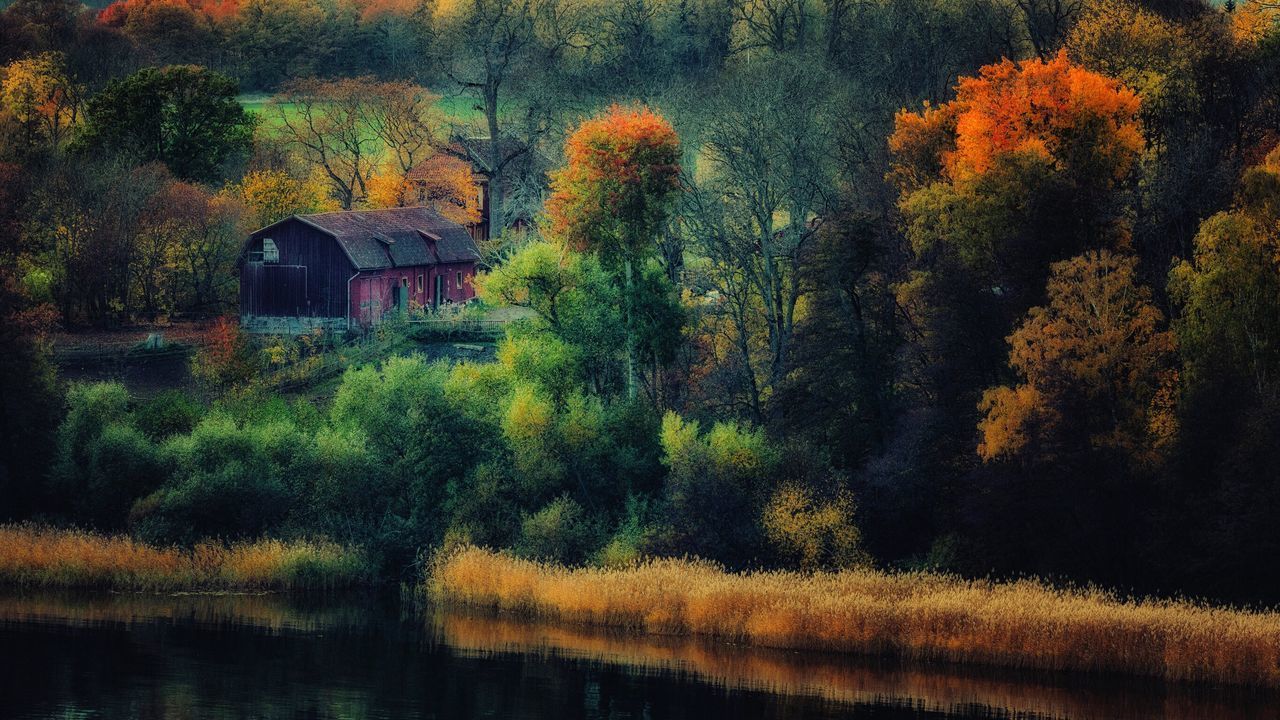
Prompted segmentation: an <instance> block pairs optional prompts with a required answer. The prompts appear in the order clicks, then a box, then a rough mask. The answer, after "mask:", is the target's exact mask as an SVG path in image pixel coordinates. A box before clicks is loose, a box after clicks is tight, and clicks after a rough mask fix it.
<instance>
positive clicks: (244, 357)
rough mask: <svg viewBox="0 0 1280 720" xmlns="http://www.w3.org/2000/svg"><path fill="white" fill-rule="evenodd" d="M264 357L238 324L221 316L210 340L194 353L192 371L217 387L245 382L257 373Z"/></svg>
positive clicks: (210, 334)
mask: <svg viewBox="0 0 1280 720" xmlns="http://www.w3.org/2000/svg"><path fill="white" fill-rule="evenodd" d="M261 365H262V358H261V357H260V355H259V353H258V351H257V350H255V349H254V347H253V344H252V342H250V339H249V335H248V333H246V332H245V331H244V330H243V329H242V328H241V327H240V326H239V325H238V324H236V323H235V322H233V321H231V320H228V319H227V318H219V319H218V321H217V323H215V324H214V326H213V327H212V328H211V329H210V330H209V336H208V338H207V343H206V345H205V346H204V347H202V348H200V350H198V351H197V352H196V354H195V355H193V356H191V375H192V376H193V377H195V378H196V379H197V380H200V381H201V382H204V383H205V384H207V385H210V386H212V387H214V388H218V389H225V388H230V387H233V386H237V385H245V384H247V383H249V382H250V381H252V380H253V379H254V378H255V377H257V375H258V372H259V371H260V370H261Z"/></svg>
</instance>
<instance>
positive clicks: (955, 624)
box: [427, 548, 1280, 687]
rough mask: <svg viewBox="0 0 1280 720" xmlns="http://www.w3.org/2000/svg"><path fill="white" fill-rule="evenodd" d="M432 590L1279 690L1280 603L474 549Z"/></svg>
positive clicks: (650, 627)
mask: <svg viewBox="0 0 1280 720" xmlns="http://www.w3.org/2000/svg"><path fill="white" fill-rule="evenodd" d="M427 589H428V591H429V592H430V593H431V594H432V595H433V596H434V597H436V598H437V599H439V600H442V601H445V602H457V603H462V604H467V605H475V606H483V607H490V608H496V609H499V610H505V611H511V612H516V613H522V614H525V615H528V616H534V617H541V618H547V619H554V620H564V621H570V622H582V623H591V624H598V625H609V626H617V627H625V628H630V629H634V630H640V631H644V632H651V633H663V634H677V635H680V634H699V635H707V636H712V637H717V638H722V639H726V640H730V641H734V642H743V643H751V644H756V645H761V646H767V647H778V648H793V649H815V650H828V651H837V652H856V653H865V654H875V655H892V656H898V657H903V658H907V659H913V660H915V659H918V660H937V661H948V662H957V663H977V664H984V665H992V666H1003V667H1011V668H1034V669H1044V670H1070V671H1084V672H1118V673H1131V674H1137V675H1145V676H1151V677H1157V678H1163V679H1165V680H1175V681H1196V682H1214V683H1231V684H1240V685H1254V686H1264V687H1280V614H1277V613H1273V612H1252V611H1244V610H1237V609H1229V608H1216V607H1210V606H1207V605H1201V604H1194V603H1190V602H1184V601H1174V600H1148V601H1132V600H1123V599H1120V598H1117V597H1115V596H1113V595H1111V594H1108V593H1106V592H1103V591H1100V590H1094V589H1070V590H1068V589H1059V588H1053V587H1050V586H1047V585H1045V584H1042V583H1039V582H1035V581H1031V580H1022V581H1017V582H1009V583H995V582H988V581H977V580H964V579H960V578H956V577H951V576H946V575H938V574H929V573H899V574H891V573H882V572H877V571H873V570H854V571H846V572H840V573H819V574H800V573H791V572H756V573H746V574H733V573H727V572H724V571H723V570H721V569H720V568H718V567H716V566H715V565H712V564H710V563H705V562H699V561H688V560H653V561H649V562H646V563H643V564H640V565H637V566H634V567H630V568H625V569H617V570H606V569H569V568H564V567H559V566H553V565H547V564H541V563H536V562H530V561H526V560H520V559H516V558H513V557H511V556H508V555H505V554H501V553H494V552H491V551H488V550H481V549H476V548H463V549H460V550H455V551H453V552H450V553H448V554H444V555H441V556H440V557H439V558H437V560H436V563H435V566H434V568H433V570H432V573H431V575H430V577H429V578H428V579H427Z"/></svg>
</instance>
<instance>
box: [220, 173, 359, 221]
mask: <svg viewBox="0 0 1280 720" xmlns="http://www.w3.org/2000/svg"><path fill="white" fill-rule="evenodd" d="M229 190H230V192H231V193H232V194H234V195H236V196H238V197H239V198H240V199H241V200H242V201H243V202H244V204H245V205H246V206H247V207H248V208H249V209H250V210H251V211H252V212H253V214H254V225H255V226H256V227H266V226H268V225H270V224H272V223H274V222H276V221H279V220H283V219H285V218H287V217H289V216H291V215H306V214H308V213H317V212H325V211H329V210H336V209H337V204H336V203H333V202H332V201H330V200H329V198H328V190H327V188H326V187H325V185H324V181H323V179H321V178H319V177H316V176H315V175H314V174H313V175H312V176H309V177H306V178H304V179H301V180H299V179H297V178H295V177H293V176H292V175H290V174H289V173H287V172H285V171H284V170H255V171H253V172H249V173H245V176H244V178H242V179H241V180H240V182H239V183H236V184H235V185H233V186H231V187H230V188H229Z"/></svg>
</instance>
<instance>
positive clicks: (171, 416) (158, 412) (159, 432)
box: [133, 390, 205, 440]
mask: <svg viewBox="0 0 1280 720" xmlns="http://www.w3.org/2000/svg"><path fill="white" fill-rule="evenodd" d="M204 412H205V409H204V406H203V405H201V404H200V403H199V402H197V401H196V400H195V399H194V398H192V397H191V396H190V395H187V394H186V393H184V392H181V391H178V390H166V391H165V392H162V393H160V394H159V395H156V396H155V397H154V398H151V400H149V401H147V402H145V403H143V404H142V405H140V406H139V407H138V409H137V410H135V411H134V413H133V421H134V425H135V426H136V427H137V428H138V429H139V430H141V431H142V432H143V433H145V434H146V435H147V437H149V438H151V439H152V440H164V439H165V438H168V437H169V436H171V435H178V434H180V433H189V432H191V430H192V428H194V427H195V426H196V423H197V422H199V421H200V418H201V416H203V415H204Z"/></svg>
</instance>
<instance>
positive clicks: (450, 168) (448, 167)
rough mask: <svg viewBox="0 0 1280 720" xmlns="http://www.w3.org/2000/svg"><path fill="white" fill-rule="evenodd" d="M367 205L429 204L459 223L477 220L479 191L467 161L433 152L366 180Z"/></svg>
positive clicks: (446, 217)
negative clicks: (403, 169)
mask: <svg viewBox="0 0 1280 720" xmlns="http://www.w3.org/2000/svg"><path fill="white" fill-rule="evenodd" d="M366 201H367V202H368V203H369V205H370V206H371V207H375V208H389V207H409V206H422V207H429V208H432V209H433V210H435V211H436V212H438V213H440V215H441V216H442V217H444V218H445V219H447V220H450V221H452V222H456V223H458V224H459V225H469V224H472V223H477V222H480V219H481V218H480V191H479V188H478V187H477V185H476V177H475V173H474V172H473V171H472V169H471V163H469V162H467V161H465V160H462V159H461V158H457V157H454V156H452V155H448V154H445V153H442V152H437V153H435V154H433V155H432V156H431V157H429V158H427V159H426V160H424V161H422V162H420V163H418V164H417V165H415V166H414V167H413V169H411V170H410V171H409V172H408V173H407V174H401V173H399V172H398V171H396V170H395V169H394V168H388V169H387V170H386V171H384V172H381V173H378V174H375V175H374V176H373V177H372V178H370V180H369V188H368V197H367V198H366Z"/></svg>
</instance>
